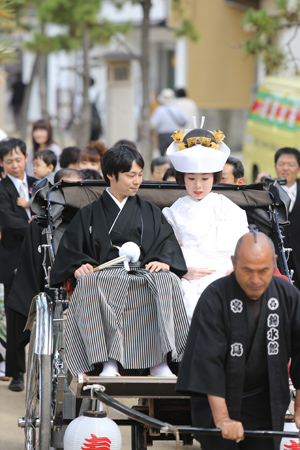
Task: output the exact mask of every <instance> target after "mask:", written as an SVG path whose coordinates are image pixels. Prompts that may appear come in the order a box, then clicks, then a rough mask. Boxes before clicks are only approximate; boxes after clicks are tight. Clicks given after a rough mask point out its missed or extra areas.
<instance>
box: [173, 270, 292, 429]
mask: <svg viewBox="0 0 300 450" xmlns="http://www.w3.org/2000/svg"><path fill="white" fill-rule="evenodd" d="M246 302H247V297H246V295H245V293H244V292H243V291H242V289H241V288H240V286H239V285H238V283H237V281H236V278H235V274H234V273H233V274H231V275H229V276H227V277H224V278H221V279H219V280H217V281H215V282H214V283H212V284H211V285H209V286H208V288H207V289H206V290H205V291H204V292H203V294H202V296H201V298H200V300H199V302H198V304H197V306H196V309H195V312H194V316H193V319H192V323H191V328H190V332H189V337H188V342H187V345H186V349H185V353H184V356H183V359H182V363H181V367H180V371H179V376H178V383H177V388H176V389H177V391H179V392H182V393H184V394H188V395H190V396H191V397H192V409H193V398H195V399H196V398H198V399H201V398H202V400H201V405H202V406H201V408H199V404H200V403H199V402H198V401H195V402H194V404H195V405H196V404H197V405H198V406H197V410H194V411H192V414H193V421H194V425H195V426H198V427H202V426H204V427H207V426H213V421H212V415H211V411H210V407H209V403H208V400H207V395H214V396H218V397H223V398H225V399H226V403H227V406H228V410H229V415H230V418H231V419H234V420H240V417H241V405H242V395H243V384H244V379H245V368H246V363H247V361H246V354H248V351H247V349H246V345H247V319H246ZM256 333H260V336H261V337H262V340H261V342H257V341H256V340H255V336H254V340H253V345H254V343H255V347H256V349H258V348H264V355H265V358H267V383H268V387H269V393H270V409H271V414H272V425H273V429H274V430H281V429H283V424H284V417H285V412H286V409H287V407H288V405H289V400H290V396H289V382H288V368H287V365H288V362H289V360H290V358H291V368H290V375H291V379H292V382H293V384H294V386H295V388H296V389H300V293H299V291H298V290H297V289H296V288H295V287H293V286H292V285H290V284H289V283H288V282H287V281H285V280H282V279H280V278H278V277H273V278H272V281H271V283H270V285H269V287H268V288H267V290H266V291H265V295H264V306H263V305H262V307H261V312H260V317H259V322H258V325H257V329H256ZM253 356H254V357H255V355H252V357H253ZM250 357H251V349H250V353H249V358H250ZM258 407H259V405H258Z"/></svg>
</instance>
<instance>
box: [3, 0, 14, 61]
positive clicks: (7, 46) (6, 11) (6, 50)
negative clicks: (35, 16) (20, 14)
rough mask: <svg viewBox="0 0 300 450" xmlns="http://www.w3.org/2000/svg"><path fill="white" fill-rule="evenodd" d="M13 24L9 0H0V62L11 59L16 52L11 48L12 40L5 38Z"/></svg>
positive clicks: (11, 3) (11, 6)
mask: <svg viewBox="0 0 300 450" xmlns="http://www.w3.org/2000/svg"><path fill="white" fill-rule="evenodd" d="M14 25H15V10H14V8H13V2H12V1H10V0H0V33H1V41H0V64H5V63H7V62H10V61H11V60H13V59H14V58H15V56H16V53H15V52H14V51H13V49H12V41H11V40H9V39H7V34H8V33H10V31H11V30H12V29H13V27H14Z"/></svg>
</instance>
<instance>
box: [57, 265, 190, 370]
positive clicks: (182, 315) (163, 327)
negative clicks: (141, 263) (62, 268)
mask: <svg viewBox="0 0 300 450" xmlns="http://www.w3.org/2000/svg"><path fill="white" fill-rule="evenodd" d="M188 329H189V323H188V319H187V315H186V312H185V307H184V303H183V295H182V289H181V283H180V279H179V278H178V277H177V276H176V275H175V274H173V273H172V272H167V271H160V272H158V273H150V272H149V271H147V270H145V269H141V268H135V269H134V270H131V271H130V272H127V271H126V270H125V269H124V268H123V267H118V268H115V267H114V268H108V269H105V270H102V271H99V272H96V273H91V274H88V275H85V276H82V277H81V278H79V279H78V281H77V285H76V288H75V290H74V293H73V296H72V298H71V301H70V305H69V309H68V315H67V321H66V333H65V350H66V361H67V364H68V368H69V370H70V372H71V373H72V374H73V375H76V374H78V373H82V372H89V371H91V370H93V369H94V364H95V363H99V362H104V361H107V360H108V358H112V359H114V360H116V361H118V362H120V363H121V364H122V366H123V367H124V369H144V368H149V367H153V366H155V365H157V364H159V363H161V362H162V360H163V357H164V356H165V355H166V354H167V353H169V352H170V353H171V357H172V360H173V361H180V360H181V357H182V355H183V351H184V348H185V344H186V340H187V334H188Z"/></svg>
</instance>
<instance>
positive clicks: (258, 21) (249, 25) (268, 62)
mask: <svg viewBox="0 0 300 450" xmlns="http://www.w3.org/2000/svg"><path fill="white" fill-rule="evenodd" d="M242 24H243V25H244V27H245V29H247V30H248V31H250V32H251V33H253V34H252V36H251V37H250V38H249V39H247V40H246V41H244V42H243V44H242V46H243V48H244V50H245V52H246V53H248V54H250V55H254V56H255V57H257V58H260V59H261V60H262V61H263V63H264V64H265V66H266V69H267V72H268V73H269V74H271V73H276V72H277V71H278V70H279V69H280V68H281V67H283V66H284V65H285V64H286V63H287V60H288V57H292V59H294V65H295V70H296V71H298V67H297V64H296V60H295V58H294V56H293V55H292V54H291V52H290V49H289V48H288V44H286V47H281V46H280V44H279V41H280V33H281V32H282V30H284V29H288V28H290V27H291V26H294V27H299V25H300V0H297V1H296V2H295V4H294V6H293V7H289V2H288V0H277V1H276V4H275V12H274V13H273V14H270V13H268V11H267V10H266V9H261V10H254V9H252V8H250V9H249V10H248V11H247V12H246V13H245V14H244V16H243V19H242Z"/></svg>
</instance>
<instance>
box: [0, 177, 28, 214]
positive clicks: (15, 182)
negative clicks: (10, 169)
mask: <svg viewBox="0 0 300 450" xmlns="http://www.w3.org/2000/svg"><path fill="white" fill-rule="evenodd" d="M6 176H7V177H8V178H10V179H11V181H12V182H13V183H14V186H15V188H16V189H17V191H18V192H19V193H20V187H21V184H22V183H24V187H25V196H26V198H25V200H26V201H27V203H29V192H28V184H27V176H26V173H24V178H23V180H20V179H19V178H16V177H13V176H12V175H9V174H7V175H6ZM25 211H26V213H27V216H28V217H29V218H30V217H31V213H30V208H25Z"/></svg>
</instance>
